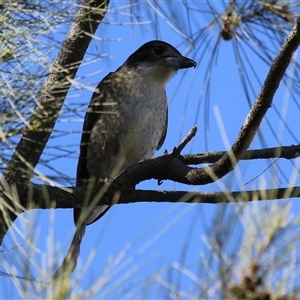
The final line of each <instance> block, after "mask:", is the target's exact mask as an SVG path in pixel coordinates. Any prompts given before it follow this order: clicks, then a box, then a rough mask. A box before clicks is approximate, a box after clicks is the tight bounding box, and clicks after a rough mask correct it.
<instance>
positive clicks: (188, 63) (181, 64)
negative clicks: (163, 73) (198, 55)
mask: <svg viewBox="0 0 300 300" xmlns="http://www.w3.org/2000/svg"><path fill="white" fill-rule="evenodd" d="M163 66H166V67H171V68H174V69H177V70H179V69H187V68H191V67H194V68H196V66H197V63H196V62H195V61H194V60H192V59H189V58H187V57H185V56H173V57H167V58H165V59H164V62H163Z"/></svg>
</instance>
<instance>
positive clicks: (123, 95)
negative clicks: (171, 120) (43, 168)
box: [53, 40, 197, 279]
mask: <svg viewBox="0 0 300 300" xmlns="http://www.w3.org/2000/svg"><path fill="white" fill-rule="evenodd" d="M196 65H197V64H196V62H195V61H194V60H192V59H190V58H187V57H185V56H183V55H182V54H181V53H180V52H179V51H178V50H177V49H176V48H175V47H173V46H172V45H170V44H168V43H166V42H164V41H160V40H153V41H150V42H147V43H145V44H143V45H142V46H141V47H140V48H138V49H137V50H136V51H135V52H134V53H133V54H131V55H130V56H129V57H128V58H127V60H126V61H125V62H124V63H123V64H122V65H121V66H120V67H119V68H118V69H117V70H116V71H115V72H111V73H109V74H108V75H107V76H105V77H104V78H103V79H102V81H101V82H100V83H99V84H98V86H97V88H96V89H95V91H94V93H93V96H92V98H91V101H90V104H89V107H88V109H87V112H86V115H85V118H84V124H83V131H82V137H81V143H80V153H79V160H78V166H77V177H76V185H77V186H87V185H88V184H97V183H100V182H105V181H107V180H109V179H113V178H115V177H116V176H117V175H118V174H119V173H120V172H121V171H122V170H124V169H126V168H127V167H129V166H131V165H133V164H135V163H137V162H139V161H141V160H146V159H149V158H152V157H153V155H154V153H155V151H156V150H158V149H160V148H161V146H162V144H163V142H164V140H165V138H166V133H167V126H168V104H167V96H166V85H167V83H168V81H169V80H170V79H171V78H172V77H173V75H174V74H175V73H176V72H177V71H178V70H180V69H186V68H191V67H194V68H195V67H196ZM110 207H111V206H108V205H101V206H95V207H92V208H90V207H88V208H75V209H74V222H75V226H76V232H75V234H74V237H73V240H72V242H71V246H70V248H69V250H68V253H67V255H66V256H65V259H64V260H63V263H62V264H61V266H60V267H59V268H58V270H57V271H56V273H55V274H54V276H53V278H54V279H58V278H60V276H61V274H64V273H67V274H68V275H70V274H71V273H72V272H73V271H74V269H75V267H76V263H77V259H78V256H79V253H80V244H81V241H82V238H83V236H84V234H85V229H86V226H87V225H90V224H92V223H94V222H95V221H97V220H98V219H99V218H101V217H102V216H103V215H104V214H105V213H106V212H107V211H108V210H109V209H110ZM66 270H67V271H66Z"/></svg>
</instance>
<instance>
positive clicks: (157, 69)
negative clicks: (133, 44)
mask: <svg viewBox="0 0 300 300" xmlns="http://www.w3.org/2000/svg"><path fill="white" fill-rule="evenodd" d="M123 66H126V67H130V68H135V69H137V70H139V71H140V72H141V76H150V77H151V79H153V80H155V81H157V82H159V83H161V84H166V83H167V82H168V81H169V79H170V78H171V77H172V76H173V75H174V74H175V72H176V71H178V70H179V69H186V68H191V67H194V68H195V67H196V66H197V64H196V62H195V61H193V60H192V59H189V58H187V57H185V56H183V55H181V53H180V52H179V51H178V50H177V49H176V48H174V47H173V46H172V45H170V44H168V43H166V42H163V41H151V42H148V43H146V44H144V45H142V46H141V47H140V48H139V49H137V50H136V51H135V52H134V53H133V54H131V55H130V56H129V57H128V59H127V60H126V61H125V63H124V65H123Z"/></svg>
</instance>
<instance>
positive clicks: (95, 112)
mask: <svg viewBox="0 0 300 300" xmlns="http://www.w3.org/2000/svg"><path fill="white" fill-rule="evenodd" d="M112 74H114V72H111V73H109V74H108V75H107V76H105V77H104V78H103V79H102V80H101V82H100V83H99V84H98V86H97V88H96V90H95V92H94V94H93V96H92V98H91V101H90V104H89V107H88V110H87V112H86V115H85V118H84V124H83V130H82V136H81V141H80V153H79V159H78V165H77V175H76V186H82V185H87V183H88V181H89V179H90V175H89V172H88V168H87V152H88V144H89V141H90V135H91V132H92V130H93V127H94V125H95V124H96V122H97V121H98V120H99V116H100V113H99V111H101V110H102V103H103V102H105V97H103V95H104V94H105V90H106V89H107V86H108V85H109V82H110V78H111V76H112ZM107 210H108V209H106V210H105V211H104V212H103V213H101V216H102V215H104V213H105V212H106V211H107ZM80 213H81V209H80V208H74V213H73V215H74V222H75V224H76V222H77V221H78V219H79V216H80Z"/></svg>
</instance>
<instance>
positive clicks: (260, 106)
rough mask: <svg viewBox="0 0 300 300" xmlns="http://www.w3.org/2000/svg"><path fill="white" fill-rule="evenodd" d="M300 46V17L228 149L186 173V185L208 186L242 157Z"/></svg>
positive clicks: (228, 170)
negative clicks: (198, 167)
mask: <svg viewBox="0 0 300 300" xmlns="http://www.w3.org/2000/svg"><path fill="white" fill-rule="evenodd" d="M299 43H300V18H298V19H297V23H296V24H295V26H294V28H293V29H292V31H291V33H290V34H289V36H288V38H287V39H286V41H285V43H284V45H283V46H282V48H281V50H280V52H279V53H278V55H277V57H276V58H275V60H274V62H273V64H272V66H271V69H270V71H269V74H268V76H267V78H266V80H265V83H264V85H263V87H262V89H261V91H260V94H259V95H258V97H257V99H256V101H255V103H254V105H253V107H252V108H251V110H250V112H249V114H248V116H247V118H246V120H245V122H244V125H243V127H242V129H241V131H240V133H239V135H238V137H237V139H236V141H235V143H234V144H233V146H232V147H231V150H230V151H228V152H227V153H226V154H225V155H224V156H223V157H222V158H221V159H219V160H218V161H217V162H216V163H214V164H213V165H212V166H209V167H206V168H202V169H192V170H191V171H190V172H189V173H188V174H186V179H187V181H189V182H190V183H193V184H197V183H200V182H201V183H203V182H206V183H210V182H213V181H215V180H218V179H220V178H222V177H223V176H225V175H226V174H228V173H229V172H230V171H231V170H233V168H234V167H235V165H236V164H237V162H238V161H239V160H240V159H241V157H242V156H243V155H244V153H245V151H246V150H247V149H248V147H249V146H250V144H251V142H252V140H253V138H254V136H255V134H256V132H257V130H258V128H259V126H260V123H261V121H262V120H263V118H264V116H265V115H266V113H267V111H268V109H269V108H270V107H271V105H272V101H273V97H274V94H275V92H276V90H277V88H278V86H279V83H280V81H281V79H282V78H283V76H284V74H285V71H286V69H287V67H288V65H289V63H290V61H291V59H292V56H293V54H294V52H295V51H296V49H297V48H298V46H299Z"/></svg>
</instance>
